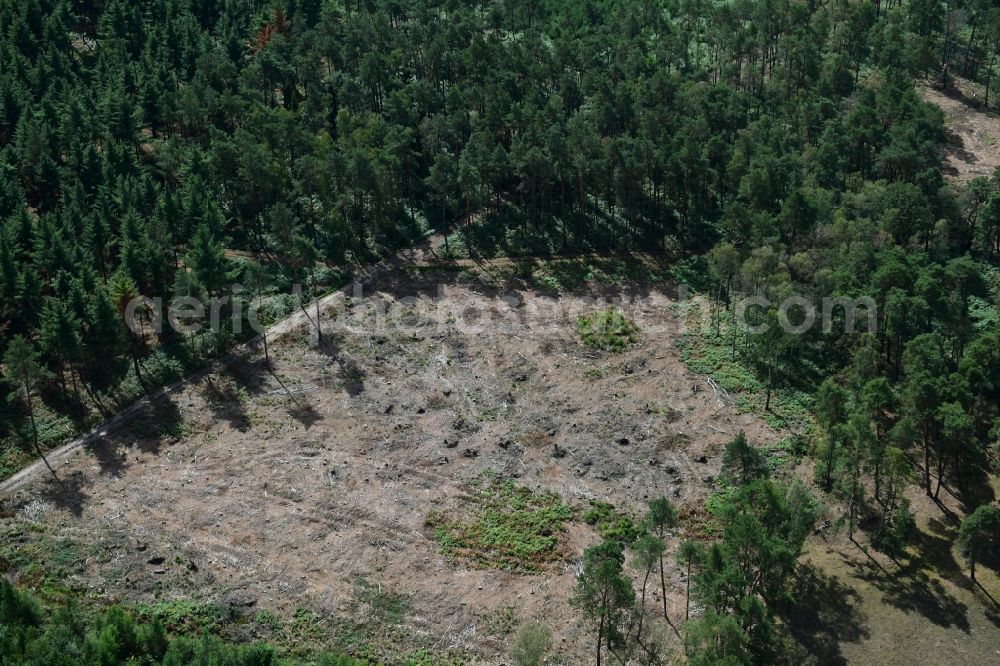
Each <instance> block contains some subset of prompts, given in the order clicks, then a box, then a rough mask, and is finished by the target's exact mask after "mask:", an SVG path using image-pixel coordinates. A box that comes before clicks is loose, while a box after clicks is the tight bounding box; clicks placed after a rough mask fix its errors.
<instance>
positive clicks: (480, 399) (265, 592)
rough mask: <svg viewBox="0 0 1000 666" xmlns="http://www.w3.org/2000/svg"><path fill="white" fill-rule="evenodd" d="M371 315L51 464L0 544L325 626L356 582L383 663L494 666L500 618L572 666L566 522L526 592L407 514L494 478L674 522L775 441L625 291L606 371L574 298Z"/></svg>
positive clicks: (403, 300)
mask: <svg viewBox="0 0 1000 666" xmlns="http://www.w3.org/2000/svg"><path fill="white" fill-rule="evenodd" d="M442 279H443V280H445V281H446V282H447V283H446V284H445V286H443V287H439V286H438V285H437V281H438V280H442ZM372 296H374V298H368V297H367V295H366V297H365V298H363V299H348V300H347V302H346V303H344V304H341V305H340V306H338V307H336V308H334V309H332V310H330V311H329V312H328V320H327V322H326V331H325V333H326V335H325V336H324V338H325V339H324V343H323V344H322V345H320V346H310V344H309V335H308V334H307V332H306V331H305V330H304V329H303V330H302V331H300V332H299V333H298V334H295V333H293V334H290V335H289V336H287V337H286V338H285V339H284V340H283V341H282V342H281V343H279V344H278V345H276V347H275V348H274V349H272V366H273V370H274V372H273V374H272V373H268V372H267V371H266V369H265V367H264V366H263V364H262V363H261V361H260V359H259V358H257V357H253V358H247V359H245V360H244V362H241V363H236V364H233V365H232V366H231V367H230V368H229V369H228V370H225V371H221V372H220V373H217V374H214V375H210V376H208V377H207V378H205V379H203V380H201V381H199V382H198V383H197V384H195V385H192V386H190V387H188V388H186V389H185V390H183V391H182V392H180V393H178V394H176V395H174V396H171V398H170V399H169V400H168V401H167V402H165V403H163V404H162V405H160V406H159V407H158V408H157V409H156V411H155V413H153V414H151V415H150V416H149V417H148V418H146V419H144V420H140V421H137V422H136V424H134V425H133V426H132V428H131V430H130V431H129V432H128V433H123V434H121V435H117V436H114V437H112V438H108V439H104V440H101V441H99V442H98V443H97V444H95V445H92V446H90V447H88V448H87V449H86V450H85V451H84V452H82V453H80V454H79V455H77V456H75V457H72V458H70V459H68V460H67V461H63V462H62V464H61V465H60V466H59V468H58V472H59V474H60V476H61V477H62V478H63V479H64V480H65V481H66V483H65V485H63V486H58V485H56V484H54V483H52V482H51V481H49V480H46V479H40V480H39V481H37V482H36V483H34V484H33V485H32V486H29V487H27V488H25V489H22V490H21V491H20V492H19V493H18V494H17V495H16V497H15V498H14V499H13V502H12V504H11V508H12V513H10V514H7V515H10V516H12V517H9V518H6V519H5V521H4V522H7V523H8V526H9V523H10V522H11V521H22V520H25V516H26V515H27V514H29V513H30V516H31V518H32V519H33V520H35V521H38V522H40V523H41V524H44V525H45V526H46V532H47V534H48V536H49V537H51V538H52V539H54V540H56V541H59V540H69V541H72V542H73V543H76V544H79V547H78V549H77V550H79V551H80V552H83V553H87V554H88V555H87V557H86V561H85V562H84V563H83V564H82V566H80V567H79V568H78V570H77V571H76V572H75V573H74V574H73V578H72V580H71V583H73V584H80V585H87V586H89V587H92V588H93V589H96V590H99V591H100V593H101V594H103V595H105V596H108V597H111V598H123V599H127V600H130V601H140V602H141V601H150V600H153V599H155V598H160V599H164V598H166V599H170V598H194V599H198V600H203V601H218V602H222V603H230V604H239V605H243V606H245V607H249V608H253V609H254V612H256V611H258V610H261V609H269V610H274V611H276V612H278V613H280V614H282V615H284V616H285V617H289V616H291V614H292V613H293V612H294V610H295V609H296V608H300V607H302V608H308V609H312V610H315V611H317V612H319V613H321V614H323V616H326V617H331V618H337V617H339V616H343V615H351V614H357V613H358V612H363V610H362V611H359V609H360V605H359V603H358V601H357V599H356V596H355V594H356V590H357V585H356V581H357V579H358V578H359V577H361V578H363V579H364V580H366V581H369V582H370V583H372V584H376V585H378V586H379V588H378V589H379V590H382V589H385V590H388V591H391V592H392V593H394V594H405V595H412V608H411V609H410V610H409V612H408V613H407V616H406V618H405V619H404V621H403V622H402V625H403V631H401V632H395V634H394V635H395V637H394V638H392V640H393V641H396V642H401V643H403V645H402V646H401V647H403V648H406V647H415V646H422V647H430V648H433V649H446V648H462V649H465V650H468V651H469V652H470V653H472V654H473V655H477V656H478V657H479V658H480V659H482V660H483V661H484V662H485V663H500V662H502V661H503V660H504V658H505V657H504V655H505V654H506V652H507V650H508V644H507V643H508V642H509V636H504V635H498V633H497V632H495V631H491V630H490V625H491V622H490V621H489V618H490V617H496V616H497V614H498V613H502V612H503V611H504V609H507V608H511V607H513V608H514V609H515V613H516V615H517V618H518V619H522V620H523V619H527V618H537V619H541V620H542V621H544V622H545V624H547V625H548V626H550V627H551V628H552V629H553V630H554V632H555V636H556V640H555V643H556V646H557V651H558V653H559V659H560V660H561V662H562V663H579V660H580V659H582V658H583V657H582V655H583V654H589V651H590V649H591V638H590V635H589V634H588V633H587V632H586V631H585V629H584V627H583V626H582V624H581V622H580V620H579V615H578V614H577V613H576V611H574V610H573V609H572V608H570V606H569V605H568V598H569V596H570V593H571V589H572V586H573V583H574V565H575V564H576V562H578V560H579V557H580V555H581V553H582V551H583V549H584V548H585V547H586V546H587V545H589V544H590V543H592V542H594V541H596V539H597V537H596V536H595V534H594V533H593V530H592V528H590V527H589V526H587V525H585V524H583V523H582V522H580V521H577V520H575V521H573V522H572V523H570V525H569V527H568V529H567V531H566V533H565V534H564V535H563V537H562V542H563V543H562V552H563V553H564V555H565V556H564V558H563V561H561V562H560V563H559V564H558V565H556V566H554V567H553V569H552V570H551V571H548V572H546V573H545V574H543V575H524V574H515V573H510V572H504V571H497V570H480V569H475V568H472V567H470V566H469V565H468V563H466V562H463V561H452V560H449V559H448V558H446V557H444V556H442V555H441V554H440V551H439V548H438V544H437V543H436V542H435V541H434V540H433V535H432V534H431V532H430V530H429V529H428V528H427V527H426V525H425V520H426V517H427V515H428V512H429V511H430V510H431V509H432V508H438V509H441V508H444V509H445V510H451V509H453V508H455V509H458V508H461V507H462V506H463V502H464V501H466V498H467V493H468V489H469V485H468V484H469V482H470V481H471V480H472V479H474V478H476V477H477V476H479V475H481V474H482V473H483V472H485V471H487V470H493V471H496V472H499V473H500V474H501V475H504V476H508V477H514V478H516V479H517V480H518V482H519V483H522V484H525V485H528V486H530V487H532V488H534V489H548V490H552V491H555V492H557V493H559V494H560V495H561V496H562V497H563V498H564V500H565V501H567V502H568V503H570V504H571V505H573V506H575V507H579V508H581V509H582V508H585V507H586V506H587V500H588V499H590V498H601V499H604V500H606V501H610V502H612V503H613V504H615V505H616V506H618V507H620V508H622V509H626V510H629V511H634V512H638V511H640V510H641V509H642V507H643V506H644V504H645V502H646V500H648V499H649V498H652V497H654V496H659V495H666V496H668V497H670V498H672V499H673V500H674V501H675V502H676V503H677V504H678V505H679V506H680V507H681V511H682V514H683V515H687V516H689V517H690V516H692V515H695V514H698V513H699V512H701V511H702V505H703V500H704V497H705V495H706V494H707V493H708V492H710V490H711V489H712V487H713V484H714V481H713V479H714V477H715V476H716V475H717V474H718V470H719V465H720V456H721V449H722V447H723V445H724V443H725V442H726V441H728V440H729V439H731V438H732V437H733V436H734V435H735V433H736V432H737V431H738V430H740V429H744V430H746V432H747V434H748V436H749V438H750V439H751V441H754V442H758V443H764V442H771V441H775V440H776V439H779V438H780V435H779V433H776V432H774V431H772V430H771V429H769V428H768V427H767V426H766V425H765V424H763V423H762V422H760V421H758V420H756V419H754V418H753V417H751V416H748V415H739V414H737V413H736V411H735V409H734V408H733V407H730V406H727V405H725V404H724V402H723V401H721V400H719V399H718V397H717V396H716V395H715V394H714V392H713V391H712V390H711V388H710V387H709V386H708V384H707V383H706V381H705V379H704V378H703V377H699V376H696V375H694V374H692V373H691V372H689V371H688V370H687V369H686V368H685V366H684V365H683V363H682V362H681V360H680V358H679V355H678V351H677V349H676V347H675V344H674V343H675V340H676V337H677V335H678V333H679V331H680V323H679V320H678V318H677V315H676V311H675V308H674V307H673V304H674V301H673V300H672V298H671V297H670V295H669V294H668V293H665V291H663V290H660V289H653V290H647V289H638V288H632V289H630V290H628V291H627V292H626V293H625V297H626V298H627V299H642V301H641V303H639V304H631V305H626V306H625V310H626V311H627V312H629V313H630V314H631V316H632V317H634V318H635V319H636V320H637V321H638V322H639V324H640V326H641V327H642V328H643V330H644V335H643V339H642V341H641V342H639V343H638V344H637V345H635V346H634V347H633V348H631V349H629V350H628V351H625V352H623V353H618V354H612V353H605V352H595V351H593V350H590V349H588V348H585V347H583V346H582V345H581V344H580V342H579V341H578V339H577V336H576V333H575V331H574V322H575V318H576V316H577V313H584V312H593V311H594V310H595V308H597V307H598V305H597V304H595V303H594V302H593V301H592V300H591V296H593V295H588V294H580V295H577V296H573V297H566V298H563V299H561V300H560V301H559V308H558V309H557V308H555V307H554V305H553V302H552V301H551V300H550V299H548V298H547V297H544V296H542V295H539V294H536V293H533V292H530V291H523V290H518V289H516V288H511V289H509V290H508V289H504V290H498V289H497V288H496V286H495V283H494V282H493V281H491V282H490V285H489V286H487V285H486V284H484V283H482V282H480V281H479V280H478V279H477V278H476V277H474V276H471V275H470V274H469V273H468V272H458V273H457V274H456V272H450V273H447V274H445V275H444V277H443V278H442V276H441V275H434V274H420V275H414V274H412V273H396V274H394V275H390V276H388V277H385V278H383V279H382V280H381V281H380V282H379V283H378V287H377V291H376V293H374V294H372ZM504 297H505V298H506V300H502V299H503V298H504ZM380 304H384V305H380ZM535 309H541V312H540V313H534V310H535ZM557 310H558V311H557ZM380 311H381V312H380ZM533 313H534V314H533ZM26 507H27V511H26V510H25V508H26ZM672 545H674V546H675V545H676V543H674V544H672ZM161 558H162V559H161ZM669 575H670V577H671V587H670V590H669V596H670V598H669V604H670V606H671V608H672V612H673V613H674V617H677V616H678V613H679V614H681V615H683V589H684V584H683V579H682V576H681V573H680V572H679V571H678V570H677V569H676V567H673V566H672V567H671V572H670V574H669ZM649 603H650V605H651V607H655V604H658V603H659V602H658V601H657V596H656V592H655V589H651V590H650V594H649ZM399 636H402V637H401V638H400V637H399ZM387 640H388V639H387ZM387 647H388V648H389V649H396V648H397V647H400V646H396V645H393V646H387Z"/></svg>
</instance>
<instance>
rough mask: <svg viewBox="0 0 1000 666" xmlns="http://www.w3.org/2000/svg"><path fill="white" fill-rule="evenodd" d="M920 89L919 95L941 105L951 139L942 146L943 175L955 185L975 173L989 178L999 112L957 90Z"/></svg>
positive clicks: (998, 150)
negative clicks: (977, 105) (920, 93)
mask: <svg viewBox="0 0 1000 666" xmlns="http://www.w3.org/2000/svg"><path fill="white" fill-rule="evenodd" d="M962 87H963V83H962V82H961V81H959V82H958V88H957V89H949V90H948V91H947V92H944V91H941V90H940V89H938V88H929V87H925V88H923V97H924V99H925V100H927V101H928V102H931V103H933V104H936V105H937V106H939V107H941V110H942V111H944V113H945V124H946V125H947V128H948V131H949V133H950V134H951V141H950V143H949V145H948V146H947V147H946V148H945V156H944V157H945V160H944V161H945V165H944V167H945V168H944V170H945V174H946V175H947V176H948V177H949V178H950V179H952V180H954V181H955V182H956V183H958V184H959V185H962V184H964V183H967V182H969V181H970V180H972V179H973V178H976V177H977V176H984V177H987V178H989V177H990V176H992V175H993V173H994V172H995V171H996V169H997V168H1000V115H997V114H996V113H995V112H993V111H984V110H982V109H978V108H976V107H975V106H973V105H972V104H970V103H969V102H968V100H967V99H966V97H965V96H964V95H963V94H962V92H961V90H962Z"/></svg>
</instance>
